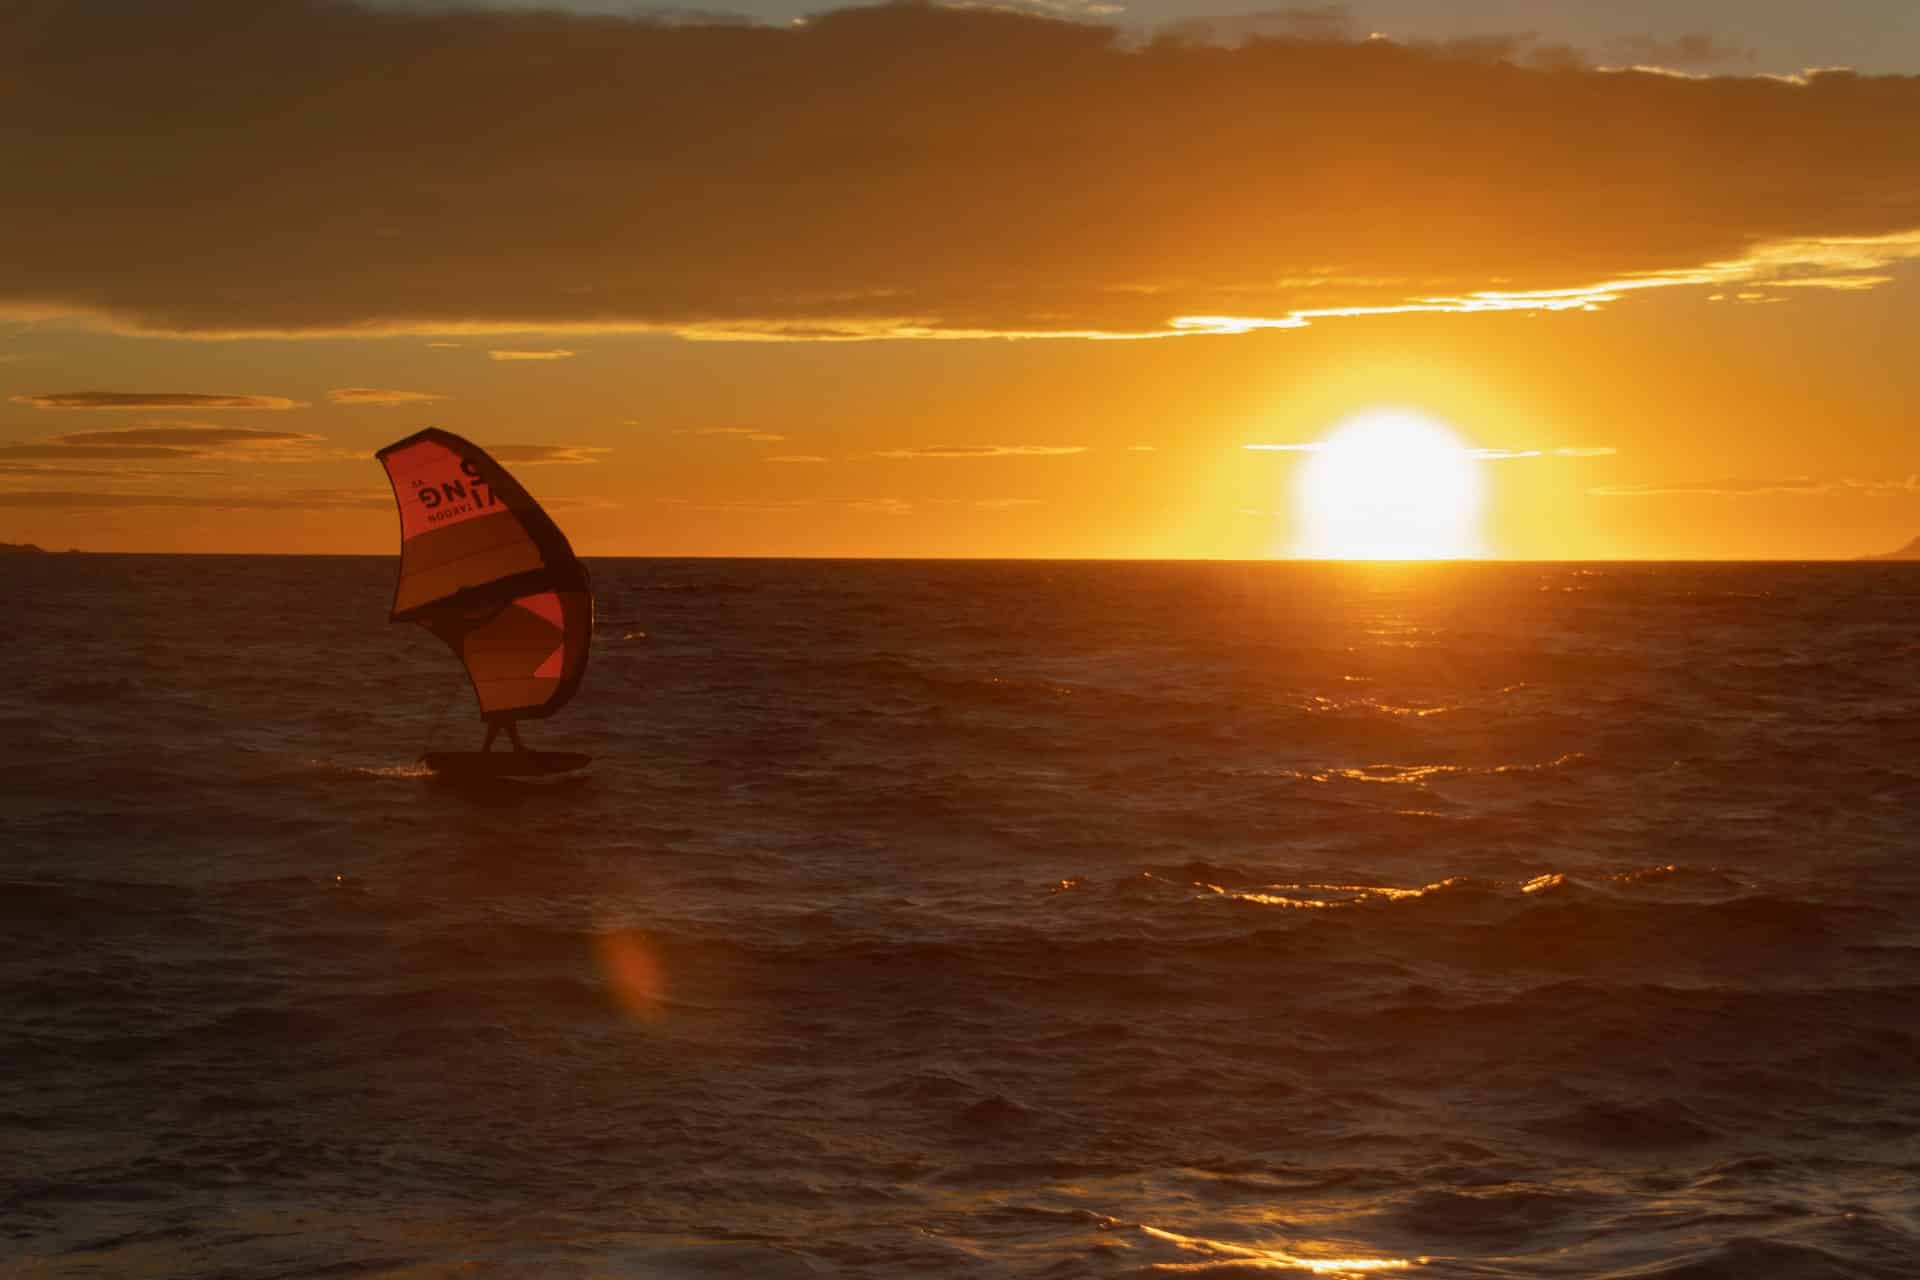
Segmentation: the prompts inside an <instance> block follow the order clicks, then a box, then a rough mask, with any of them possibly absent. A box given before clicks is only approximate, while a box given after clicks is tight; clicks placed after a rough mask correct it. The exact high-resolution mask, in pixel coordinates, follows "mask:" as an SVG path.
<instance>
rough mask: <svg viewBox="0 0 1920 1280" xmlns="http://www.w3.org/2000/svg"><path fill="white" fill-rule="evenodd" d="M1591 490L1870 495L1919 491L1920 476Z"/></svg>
mask: <svg viewBox="0 0 1920 1280" xmlns="http://www.w3.org/2000/svg"><path fill="white" fill-rule="evenodd" d="M1587 492H1588V493H1590V494H1592V495H1594V496H1595V497H1600V498H1663V497H1675V496H1690V497H1709V498H1758V497H1777V496H1781V495H1798V496H1803V497H1808V496H1814V497H1817V496H1820V495H1824V494H1849V495H1853V496H1857V497H1867V498H1890V497H1905V496H1910V495H1920V476H1908V477H1906V478H1905V479H1903V480H1859V479H1853V478H1849V477H1841V478H1837V479H1819V478H1816V477H1812V476H1794V477H1792V478H1790V479H1786V480H1734V479H1724V480H1686V481H1672V482H1666V483H1658V482H1656V483H1653V484H1612V485H1598V486H1595V487H1594V488H1591V489H1588V490H1587Z"/></svg>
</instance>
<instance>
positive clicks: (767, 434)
mask: <svg viewBox="0 0 1920 1280" xmlns="http://www.w3.org/2000/svg"><path fill="white" fill-rule="evenodd" d="M673 434H675V435H677V436H686V435H694V436H745V437H746V438H747V439H749V440H757V441H759V442H760V443H762V444H776V443H778V442H779V441H782V440H785V439H786V437H785V436H783V435H776V434H774V433H773V432H771V431H760V430H757V429H756V428H753V427H683V428H681V429H680V430H678V431H675V432H674V433H673Z"/></svg>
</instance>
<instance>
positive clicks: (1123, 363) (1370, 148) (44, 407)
mask: <svg viewBox="0 0 1920 1280" xmlns="http://www.w3.org/2000/svg"><path fill="white" fill-rule="evenodd" d="M28 11H31V12H30V14H29V12H28ZM9 25H11V26H12V27H13V29H12V30H8V29H7V28H8V27H9ZM9 48H11V49H14V50H15V51H16V53H15V54H14V55H12V58H13V60H12V62H11V63H9V64H7V65H0V86H4V87H0V108H4V110H0V135H4V143H0V148H3V149H4V153H5V154H8V155H9V156H12V157H18V158H19V159H18V161H17V162H15V163H11V164H10V167H11V168H12V170H13V173H14V174H15V176H16V177H17V178H18V179H19V183H18V188H17V189H19V190H21V191H24V192H26V193H27V194H26V197H25V198H24V199H22V200H19V201H17V202H15V201H9V202H8V203H7V204H5V205H0V243H5V244H8V245H10V246H13V247H15V248H16V249H17V250H18V249H22V248H24V249H25V250H26V251H25V252H21V253H18V254H17V256H16V258H15V260H14V261H13V262H10V263H9V264H8V267H7V270H5V271H0V539H4V540H10V541H33V542H36V543H39V544H40V545H42V546H49V547H56V548H62V547H67V546H76V547H80V548H83V549H92V550H156V551H171V550H182V551H249V552H264V551H290V552H357V553H369V554H385V553H390V552H391V551H392V550H393V547H394V542H395V536H396V535H395V522H394V517H393V513H392V508H391V498H390V496H389V495H388V494H387V491H386V485H385V481H384V479H383V477H382V476H381V474H380V470H379V468H378V466H377V465H375V464H374V463H373V462H372V461H371V457H370V455H371V452H372V450H373V449H375V448H377V447H378V446H380V445H382V444H384V443H386V442H388V441H390V440H392V439H396V438H398V437H400V436H402V435H405V434H408V433H409V432H411V431H412V430H414V429H416V428H417V427H419V426H422V425H426V424H428V423H433V424H437V425H440V426H444V427H447V428H449V429H451V430H454V431H458V432H460V433H462V434H465V435H468V436H470V437H471V438H473V439H475V440H476V441H478V442H480V443H482V444H483V445H487V446H489V447H494V448H496V449H497V450H498V452H499V456H501V458H502V460H503V461H505V462H507V464H508V465H509V466H510V467H512V468H514V469H515V470H516V472H518V474H520V476H521V477H522V479H523V480H524V482H525V483H526V485H527V487H528V488H529V489H531V490H532V491H533V492H534V493H535V494H536V495H537V496H539V497H541V498H542V499H543V500H547V501H549V505H550V506H551V508H552V509H553V511H554V513H555V515H556V518H557V519H558V520H559V521H560V523H561V524H562V526H563V527H564V528H566V529H567V530H568V532H569V534H570V535H571V537H572V538H573V541H574V543H575V545H576V547H577V548H578V549H579V550H580V551H581V552H583V553H584V554H588V555H882V556H915V555H935V556H956V555H957V556H1114V557H1129V556H1207V557H1258V556H1265V555H1270V554H1285V553H1286V552H1287V551H1288V549H1289V548H1290V547H1292V546H1293V545H1294V544H1295V542H1296V537H1295V533H1296V530H1295V529H1294V528H1293V527H1292V521H1293V515H1292V510H1291V500H1290V487H1289V486H1290V483H1291V481H1292V479H1293V478H1294V477H1295V476H1296V474H1297V472H1298V469H1299V467H1300V465H1301V455H1299V454H1295V453H1285V452H1259V451H1252V450H1248V449H1247V448H1245V446H1246V445H1249V444H1259V443H1267V444H1274V443H1283V444H1284V443H1304V442H1310V441H1314V440H1318V439H1321V438H1323V437H1325V436H1326V435H1327V434H1328V432H1330V431H1331V430H1332V429H1334V428H1335V427H1336V426H1337V425H1338V424H1339V423H1340V422H1341V421H1342V420H1344V419H1345V418H1347V417H1350V416H1351V415H1354V414H1356V413H1361V412H1364V411H1367V410H1369V409H1374V408H1379V407H1384V406H1397V407H1405V408H1412V409H1416V410H1418V411H1420V412H1423V413H1425V414H1428V415H1430V416H1432V417H1434V418H1437V419H1439V420H1442V421H1444V422H1446V423H1447V424H1449V425H1450V426H1451V427H1452V429H1453V430H1454V431H1455V432H1456V433H1457V434H1458V435H1459V436H1460V437H1461V438H1462V439H1463V441H1464V442H1465V443H1467V444H1468V445H1469V446H1471V447H1476V448H1480V449H1492V450H1511V451H1520V452H1528V453H1533V452H1536V451H1537V452H1538V453H1539V454H1540V455H1541V456H1534V457H1522V458H1510V459H1503V460H1498V461H1487V462H1485V463H1483V464H1481V465H1482V466H1483V467H1484V478H1485V483H1486V485H1487V488H1488V494H1489V500H1488V505H1487V509H1486V514H1485V521H1486V525H1485V538H1484V541H1485V543H1486V544H1487V546H1488V548H1489V550H1490V551H1491V553H1492V554H1495V555H1502V556H1513V557H1612V556H1630V557H1673V558H1691V557H1709V558H1711V557H1736V558H1739V557H1755V558H1780V557H1784V558H1798V557H1847V556H1854V555H1860V554H1864V553H1868V552H1875V551H1882V550H1887V549H1890V548H1891V547H1893V546H1897V545H1899V544H1901V543H1904V542H1905V541H1907V540H1908V539H1909V538H1911V537H1912V536H1913V535H1914V534H1916V533H1920V479H1915V477H1916V476H1920V420H1917V419H1916V412H1915V410H1914V409H1913V406H1914V405H1915V404H1916V403H1920V372H1916V369H1915V362H1914V361H1913V359H1912V357H1911V354H1910V350H1909V348H1910V347H1911V345H1912V335H1913V334H1914V333H1916V332H1920V263H1917V262H1916V260H1920V80H1916V79H1915V78H1912V77H1893V76H1873V77H1867V76H1851V75H1843V74H1833V73H1829V74H1824V75H1817V76H1812V77H1800V78H1797V79H1779V78H1765V77H1757V76H1752V75H1748V76H1742V77H1720V78H1714V79H1682V78H1679V77H1675V76H1670V75H1660V74H1652V73H1644V72H1619V71H1602V70H1597V69H1594V68H1593V67H1591V66H1584V65H1581V64H1580V62H1579V59H1578V57H1577V54H1576V53H1574V52H1570V51H1568V50H1564V49H1562V50H1557V51H1555V52H1554V53H1553V54H1552V55H1551V56H1544V55H1540V54H1528V53H1526V52H1525V50H1524V49H1517V48H1514V47H1494V46H1487V45H1484V44H1483V45H1477V46H1474V47H1471V48H1466V47H1462V48H1439V47H1433V46H1427V45H1421V46H1414V45H1403V44H1399V43H1395V42H1393V41H1384V40H1375V41H1361V42H1358V43H1355V42H1348V41H1339V40H1318V41H1303V40H1296V41H1283V42H1266V43H1259V42H1255V43H1252V44H1248V45H1244V46H1239V47H1232V48H1227V47H1213V46H1207V47H1198V46H1194V45H1187V44H1182V45H1176V44H1168V43H1163V44H1161V45H1150V46H1145V47H1140V46H1136V45H1133V44H1129V43H1127V42H1124V41H1120V40H1117V39H1116V38H1115V37H1114V35H1113V33H1112V32H1111V31H1108V30H1106V29H1103V28H1095V27H1090V26H1081V25H1077V24H1071V23H1062V22H1055V21H1046V20H1040V19H1035V18H1026V17H1019V16H1016V15H1012V14H1007V13H990V12H981V11H957V10H939V9H912V10H899V9H895V10H882V11H857V12H842V13H839V14H833V15H828V16H826V17H824V18H817V19H815V20H813V21H812V22H810V23H808V24H807V25H805V26H802V27H790V28H773V27H739V26H734V27H698V26H695V27H662V26H658V25H646V24H641V23H636V22H630V21H624V20H607V19H589V18H584V17H566V16H562V15H559V14H547V15H527V14H514V13H502V12H485V13H482V12H464V13H463V12H459V11H452V12H448V11H436V12H434V13H431V14H411V15H395V14H391V13H387V14H377V13H375V12H373V11H371V10H363V9H358V8H353V7H348V6H342V5H336V4H329V3H321V2H319V0H315V2H313V3H299V4H288V5H284V6H277V7H274V8H272V9H261V10H258V11H257V16H256V19H255V20H253V21H249V22H247V23H237V22H235V21H233V18H232V7H231V6H230V5H228V4H225V3H222V2H220V0H181V2H180V3H178V4H174V5H169V6H159V7H156V6H145V7H142V6H123V5H117V4H113V3H110V2H109V0H77V2H75V3H67V4H57V5H46V6H38V7H35V6H27V7H25V8H24V9H22V10H19V11H15V14H14V16H11V17H8V16H0V49H9ZM7 57H8V55H5V54H0V59H5V58H7ZM75 85H85V86H86V89H87V91H86V92H85V93H76V92H74V89H73V87H74V86H75ZM478 85H485V86H488V88H487V90H486V91H485V92H481V91H479V90H478V89H477V88H476V86H478ZM1555 450H1560V451H1564V452H1561V453H1555V452H1553V451H1555Z"/></svg>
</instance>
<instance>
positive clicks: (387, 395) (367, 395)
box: [327, 387, 446, 406]
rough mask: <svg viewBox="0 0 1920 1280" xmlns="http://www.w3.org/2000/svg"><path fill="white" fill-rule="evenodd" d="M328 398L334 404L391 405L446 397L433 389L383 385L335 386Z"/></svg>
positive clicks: (417, 402)
mask: <svg viewBox="0 0 1920 1280" xmlns="http://www.w3.org/2000/svg"><path fill="white" fill-rule="evenodd" d="M327 399H328V400H330V401H332V402H333V403H334V404H365V405H379V406H389V405H401V404H427V403H430V402H432V401H434V400H445V399H446V397H445V396H443V395H436V394H434V393H433V392H431V391H389V390H386V389H384V388H381V387H335V388H334V389H333V390H331V391H329V392H327Z"/></svg>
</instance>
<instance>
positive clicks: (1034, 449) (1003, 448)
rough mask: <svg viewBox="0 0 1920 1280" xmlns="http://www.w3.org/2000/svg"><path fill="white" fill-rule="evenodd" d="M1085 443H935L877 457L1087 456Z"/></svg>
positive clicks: (885, 452) (893, 451) (885, 450)
mask: <svg viewBox="0 0 1920 1280" xmlns="http://www.w3.org/2000/svg"><path fill="white" fill-rule="evenodd" d="M1086 451H1087V446H1085V445H1083V444H1071V445H1047V444H934V445H926V446H923V447H921V448H918V449H882V450H881V451H879V452H878V453H876V454H874V457H876V458H1013V457H1032V458H1051V457H1058V456H1060V455H1062V454H1069V453H1085V452H1086Z"/></svg>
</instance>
